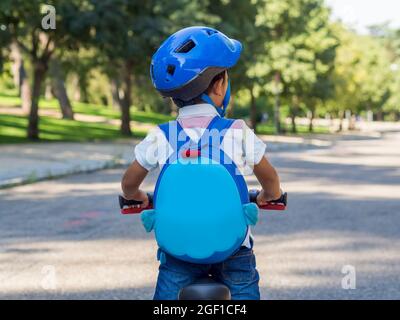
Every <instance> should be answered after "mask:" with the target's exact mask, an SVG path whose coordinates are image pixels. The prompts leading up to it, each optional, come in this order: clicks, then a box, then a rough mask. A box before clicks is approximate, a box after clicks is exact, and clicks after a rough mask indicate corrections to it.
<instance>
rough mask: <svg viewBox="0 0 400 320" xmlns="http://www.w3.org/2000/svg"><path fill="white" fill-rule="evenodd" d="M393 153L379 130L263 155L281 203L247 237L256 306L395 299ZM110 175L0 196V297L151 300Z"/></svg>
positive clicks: (149, 281) (399, 213) (150, 257)
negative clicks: (284, 202)
mask: <svg viewBox="0 0 400 320" xmlns="http://www.w3.org/2000/svg"><path fill="white" fill-rule="evenodd" d="M399 147H400V135H399V134H398V133H388V134H387V135H386V136H385V137H383V138H381V139H378V138H352V137H347V138H342V139H338V141H337V142H336V143H335V144H334V145H333V146H332V147H330V148H323V149H309V150H302V149H300V150H297V151H295V150H292V151H290V152H271V153H269V154H268V157H269V158H270V159H271V161H272V162H273V164H274V165H275V166H276V167H277V168H278V170H279V173H280V176H281V179H282V185H283V187H284V189H285V190H286V191H288V193H289V201H290V204H289V209H288V210H287V212H285V213H277V212H271V213H268V212H264V213H263V214H262V217H261V219H260V222H259V223H258V225H257V226H256V227H255V228H254V231H253V233H254V234H255V253H256V256H257V266H258V270H259V272H260V275H261V282H260V285H261V291H262V298H263V299H400V281H399V279H400V166H399V164H400V160H399V159H400V148H399ZM121 175H122V169H115V170H105V171H99V172H96V173H91V174H81V175H74V176H69V177H66V178H63V179H59V180H52V181H45V182H40V183H36V184H31V185H26V186H20V187H15V188H12V189H7V190H0V298H1V299H7V298H16V299H30V298H35V299H42V298H49V299H72V298H74V299H150V298H151V297H152V294H153V287H154V284H155V280H156V276H157V266H158V263H157V261H156V257H155V253H156V244H155V241H154V240H153V235H152V234H146V233H145V231H144V230H143V228H142V226H141V225H140V221H139V217H138V216H122V215H119V214H118V208H117V201H116V200H117V198H116V195H117V194H118V193H119V181H120V178H121ZM155 177H156V174H152V175H151V176H149V178H148V179H147V182H146V188H147V189H148V190H151V189H152V186H153V183H154V181H155ZM249 184H250V185H251V186H252V187H254V186H257V184H256V183H255V181H254V179H252V178H250V179H249ZM353 276H354V277H353ZM344 277H345V279H344V280H343V278H344ZM343 284H344V286H343ZM349 287H350V288H349ZM354 287H355V288H354ZM346 288H347V289H346ZM352 288H353V289H352Z"/></svg>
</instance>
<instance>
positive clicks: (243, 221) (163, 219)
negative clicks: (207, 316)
mask: <svg viewBox="0 0 400 320" xmlns="http://www.w3.org/2000/svg"><path fill="white" fill-rule="evenodd" d="M233 122H234V120H232V119H225V118H221V117H219V116H216V117H214V118H213V119H212V120H211V122H210V124H209V125H208V127H207V130H205V133H204V134H203V136H202V137H201V138H200V140H199V142H194V141H192V140H191V139H190V137H189V136H188V135H187V134H186V133H185V131H184V130H183V128H182V127H181V125H180V124H179V122H178V121H170V122H169V123H165V124H162V125H160V126H159V128H160V129H161V130H162V132H163V133H164V134H165V137H166V139H167V140H168V142H169V143H170V145H171V147H172V148H173V152H172V154H171V155H170V156H169V158H168V160H167V161H166V163H165V164H164V166H163V167H162V170H161V172H160V175H159V177H158V180H157V183H156V187H155V191H154V198H153V205H154V209H152V210H146V211H144V212H143V213H142V216H141V218H142V222H143V225H144V227H145V229H146V231H147V232H150V231H151V230H153V229H154V231H155V237H156V240H157V243H158V246H159V247H160V249H161V250H163V251H164V252H167V253H168V254H170V255H172V256H174V257H176V258H178V259H181V260H184V261H187V262H192V263H200V264H209V263H218V262H221V261H224V260H226V259H227V258H228V257H230V256H231V255H232V254H234V253H235V252H236V251H237V250H238V249H239V248H240V246H241V244H242V243H243V241H244V240H245V238H246V234H247V231H248V226H249V225H254V224H255V223H256V222H257V218H258V208H257V206H256V205H255V204H254V203H249V193H248V190H247V185H246V182H245V180H244V178H243V176H242V175H241V174H240V172H239V170H238V168H237V166H236V165H235V163H233V161H232V160H231V159H230V158H229V157H228V156H227V155H226V154H225V152H223V150H222V149H221V145H222V141H223V139H224V135H225V133H226V131H227V129H228V128H229V127H230V126H231V125H232V123H233ZM191 154H194V156H191Z"/></svg>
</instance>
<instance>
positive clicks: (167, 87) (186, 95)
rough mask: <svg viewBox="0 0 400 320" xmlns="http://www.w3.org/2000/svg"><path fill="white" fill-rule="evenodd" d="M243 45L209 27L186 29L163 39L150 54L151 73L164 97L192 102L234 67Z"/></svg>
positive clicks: (156, 86)
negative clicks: (213, 81)
mask: <svg viewBox="0 0 400 320" xmlns="http://www.w3.org/2000/svg"><path fill="white" fill-rule="evenodd" d="M241 51H242V44H241V43H240V42H239V41H237V40H234V39H230V38H228V37H227V36H226V35H225V34H223V33H222V32H220V31H218V30H215V29H213V28H209V27H200V26H197V27H189V28H184V29H182V30H179V31H178V32H176V33H174V34H173V35H171V36H170V37H169V38H168V39H167V40H165V41H164V42H163V43H162V44H161V46H160V48H158V50H157V51H156V53H155V54H154V55H153V58H152V61H151V66H150V74H151V80H152V82H153V85H154V87H155V88H156V89H157V90H158V91H159V92H160V93H161V95H162V96H164V97H171V98H173V99H178V100H181V101H191V100H192V99H194V98H196V97H198V96H200V95H201V94H202V93H203V92H204V91H205V90H206V89H207V88H208V86H209V85H210V83H211V81H212V79H213V78H214V77H215V76H216V75H217V74H219V73H221V72H222V71H224V70H226V69H229V68H231V67H232V66H234V65H235V64H236V62H237V61H238V59H239V57H240V53H241Z"/></svg>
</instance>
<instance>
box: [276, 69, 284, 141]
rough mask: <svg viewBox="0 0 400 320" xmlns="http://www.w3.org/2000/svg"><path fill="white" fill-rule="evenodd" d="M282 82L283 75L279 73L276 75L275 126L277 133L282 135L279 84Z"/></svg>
mask: <svg viewBox="0 0 400 320" xmlns="http://www.w3.org/2000/svg"><path fill="white" fill-rule="evenodd" d="M280 82H281V75H280V73H279V72H276V73H275V87H276V88H275V104H274V124H275V130H276V133H278V134H279V133H281V132H282V128H281V115H280V94H279V84H280Z"/></svg>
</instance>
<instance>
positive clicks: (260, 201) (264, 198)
mask: <svg viewBox="0 0 400 320" xmlns="http://www.w3.org/2000/svg"><path fill="white" fill-rule="evenodd" d="M281 193H282V192H281ZM278 198H279V197H271V195H269V194H267V193H266V192H265V191H264V189H262V190H261V191H260V192H259V194H258V195H257V205H258V206H265V205H267V203H268V202H270V201H272V200H276V199H278Z"/></svg>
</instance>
